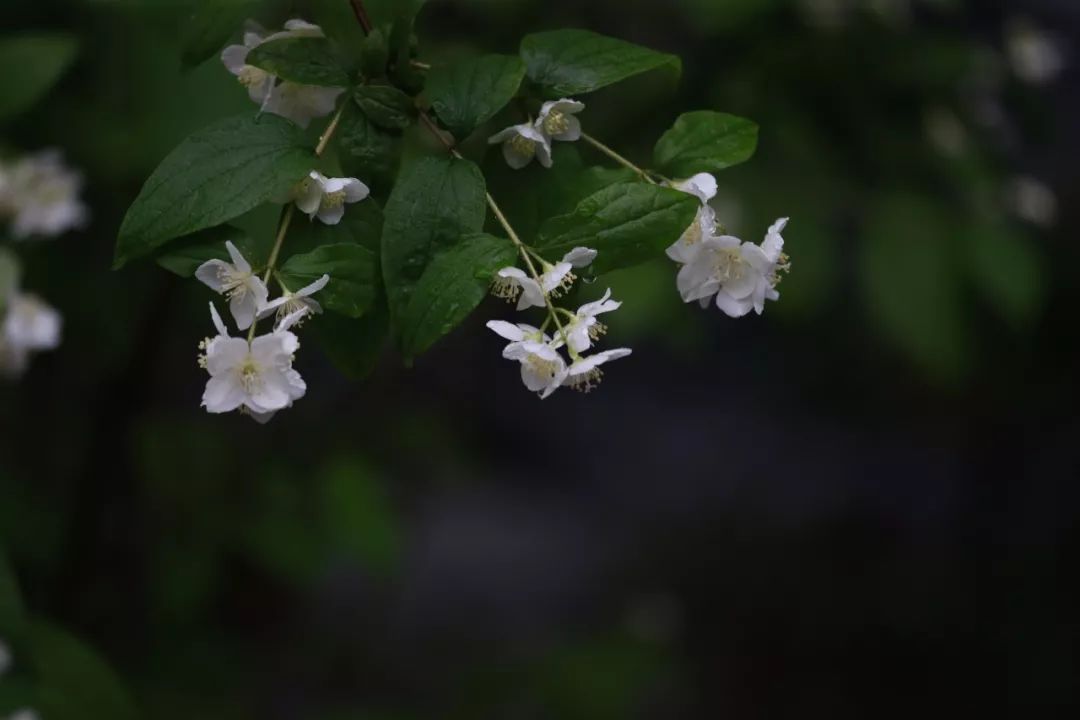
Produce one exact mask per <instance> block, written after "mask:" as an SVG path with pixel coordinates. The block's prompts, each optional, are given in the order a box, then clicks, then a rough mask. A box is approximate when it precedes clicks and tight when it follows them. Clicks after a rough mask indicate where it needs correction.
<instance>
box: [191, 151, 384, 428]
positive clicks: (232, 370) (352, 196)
mask: <svg viewBox="0 0 1080 720" xmlns="http://www.w3.org/2000/svg"><path fill="white" fill-rule="evenodd" d="M368 194H369V191H368V188H367V186H366V185H364V184H363V183H362V182H360V181H359V180H357V179H356V178H328V177H326V176H325V175H323V174H321V173H319V172H316V171H314V170H313V171H311V173H310V174H309V175H308V177H307V178H306V179H305V180H304V181H303V182H301V183H300V184H299V185H298V186H297V187H296V188H294V189H293V191H292V192H290V193H289V194H288V197H287V198H283V200H285V201H288V202H295V203H296V207H297V208H298V209H299V210H300V211H301V212H303V213H305V214H306V215H308V216H309V218H311V219H312V220H315V219H318V220H319V221H321V222H323V223H325V224H327V225H336V224H337V223H339V222H341V219H342V217H344V214H345V206H346V205H347V204H351V203H354V202H358V201H360V200H363V199H364V198H366V197H367V196H368ZM225 248H226V250H227V251H228V253H229V261H225V260H219V259H213V260H207V261H206V262H205V263H203V264H202V265H200V266H199V268H198V269H197V270H196V271H195V277H196V278H198V279H199V280H200V281H201V282H202V283H203V284H204V285H206V286H207V287H209V288H210V289H211V290H213V291H214V292H216V293H218V294H220V295H224V296H225V297H226V298H228V300H229V312H230V314H231V315H232V318H233V320H234V321H235V323H236V327H237V329H238V330H240V331H244V330H248V331H249V333H248V336H247V337H246V338H242V337H232V336H230V335H229V331H228V328H227V327H226V326H225V323H224V321H223V320H222V319H221V315H220V314H219V313H218V310H217V308H216V307H215V306H214V304H213V303H211V304H210V316H211V320H212V321H213V324H214V328H215V329H216V330H217V335H215V336H214V337H210V338H206V339H205V340H203V341H202V342H201V343H200V344H199V349H200V350H201V351H202V353H201V354H200V356H199V365H200V366H201V367H202V368H204V369H205V370H206V371H207V372H208V373H209V374H210V380H209V381H208V382H207V384H206V391H205V392H204V393H203V399H202V405H203V407H205V408H206V410H207V412H210V413H214V414H219V413H228V412H233V411H235V410H239V411H241V412H244V413H246V414H248V415H250V416H251V417H253V418H255V420H257V421H258V422H260V423H265V422H268V421H269V420H270V419H271V418H272V417H273V416H274V414H275V413H277V412H278V411H279V410H284V409H285V408H288V407H291V406H292V404H293V402H294V401H296V400H299V399H300V398H302V397H303V396H304V394H305V392H307V385H306V384H305V383H304V379H303V378H302V377H300V373H298V372H297V371H296V370H294V369H293V366H292V365H293V360H294V359H295V357H296V351H297V350H299V349H300V340H299V338H297V336H296V334H295V333H293V332H292V329H293V328H295V327H299V326H300V325H301V324H302V323H303V321H304V320H306V319H307V318H308V317H309V316H310V315H315V314H318V313H321V312H322V306H321V305H320V304H319V302H318V301H317V300H316V299H315V298H314V297H312V296H313V295H314V294H315V293H317V292H319V291H320V290H322V289H323V288H325V287H326V286H327V284H328V283H329V282H330V276H329V275H323V276H322V277H320V278H319V279H318V280H316V281H315V282H313V283H311V284H310V285H308V286H307V287H303V288H300V289H297V290H292V289H290V288H288V287H286V286H285V284H284V282H283V281H282V279H281V278H280V277H278V278H277V281H278V285H279V286H280V287H281V295H280V296H279V297H277V298H275V299H273V300H271V299H270V291H269V289H268V288H267V286H266V282H267V280H268V279H269V276H270V273H266V277H265V278H260V277H259V275H258V273H257V272H256V271H255V269H254V268H252V266H251V263H250V262H248V260H247V258H245V257H244V255H243V253H241V252H240V250H239V249H238V248H237V247H236V245H234V244H233V243H232V242H226V243H225ZM271 315H273V316H275V321H274V326H273V329H272V330H271V331H270V332H268V333H265V334H263V335H258V336H257V335H256V334H255V329H256V325H257V323H258V321H259V320H262V319H264V318H268V317H270V316H271Z"/></svg>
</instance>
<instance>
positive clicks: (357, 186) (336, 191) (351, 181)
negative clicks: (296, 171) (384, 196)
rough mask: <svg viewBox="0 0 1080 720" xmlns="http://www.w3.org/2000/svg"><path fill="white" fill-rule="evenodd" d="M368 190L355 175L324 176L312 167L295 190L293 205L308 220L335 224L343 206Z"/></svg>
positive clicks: (362, 195)
mask: <svg viewBox="0 0 1080 720" xmlns="http://www.w3.org/2000/svg"><path fill="white" fill-rule="evenodd" d="M370 194H371V190H370V189H369V188H368V186H367V185H365V184H364V183H362V182H360V181H359V180H357V179H356V178H328V177H326V176H325V175H323V174H322V173H320V172H317V171H315V170H312V171H311V174H310V175H309V176H308V177H307V178H305V179H304V181H303V182H302V183H300V185H299V186H298V187H297V189H296V207H298V208H299V209H300V212H302V213H304V214H305V215H307V216H308V217H309V218H311V219H313V220H314V219H315V218H319V220H321V221H322V222H324V223H325V224H327V225H337V224H338V223H339V222H341V218H343V217H344V216H345V205H347V204H352V203H354V202H360V201H361V200H363V199H364V198H366V197H367V196H368V195H370Z"/></svg>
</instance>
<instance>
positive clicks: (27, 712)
mask: <svg viewBox="0 0 1080 720" xmlns="http://www.w3.org/2000/svg"><path fill="white" fill-rule="evenodd" d="M7 720H41V716H40V715H38V714H37V711H36V710H31V709H30V708H22V709H21V710H16V711H15V712H13V713H11V715H8V719H7Z"/></svg>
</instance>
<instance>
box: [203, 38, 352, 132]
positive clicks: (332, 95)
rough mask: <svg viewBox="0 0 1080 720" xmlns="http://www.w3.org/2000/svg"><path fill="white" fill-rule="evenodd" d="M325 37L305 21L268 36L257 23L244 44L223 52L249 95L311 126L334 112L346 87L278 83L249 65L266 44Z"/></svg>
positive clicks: (268, 108)
mask: <svg viewBox="0 0 1080 720" xmlns="http://www.w3.org/2000/svg"><path fill="white" fill-rule="evenodd" d="M298 37H323V31H322V28H320V27H319V26H318V25H312V24H311V23H309V22H305V21H304V20H289V21H288V22H286V23H285V29H284V30H282V31H280V32H275V33H268V32H267V31H266V30H264V29H263V28H262V27H260V26H259V25H258V24H257V23H255V22H254V21H250V20H249V21H248V23H247V26H246V27H245V29H244V44H243V45H230V46H228V47H227V48H225V50H224V51H222V53H221V61H222V62H223V63H224V64H225V67H226V68H227V69H228V70H229V72H231V73H232V74H233V75H235V76H236V78H237V80H239V81H240V84H241V85H243V86H244V87H246V88H247V90H248V96H249V97H251V99H252V100H254V101H255V102H256V103H258V104H259V107H260V108H261V109H262V110H263V111H265V112H270V113H274V114H275V115H280V116H281V117H284V118H288V119H289V120H292V121H293V122H295V123H296V124H297V125H299V126H301V127H305V128H306V127H307V126H308V125H309V124H310V123H311V121H312V120H313V119H315V118H321V117H326V116H327V115H329V114H330V113H332V112H333V111H334V105H335V104H336V103H337V99H338V97H339V96H340V95H341V94H342V93H343V92H345V88H332V87H318V86H315V85H301V84H298V83H294V82H289V81H281V82H279V81H278V78H277V77H275V76H274V75H272V74H270V73H268V72H266V71H265V70H263V69H261V68H257V67H255V66H254V65H248V64H247V59H248V54H249V53H250V52H251V51H252V50H254V49H255V48H257V47H259V46H260V45H262V44H263V43H265V42H269V41H271V40H280V39H282V38H298Z"/></svg>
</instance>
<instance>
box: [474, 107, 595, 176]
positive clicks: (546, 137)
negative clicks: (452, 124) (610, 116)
mask: <svg viewBox="0 0 1080 720" xmlns="http://www.w3.org/2000/svg"><path fill="white" fill-rule="evenodd" d="M584 109H585V103H580V102H578V101H577V100H570V99H567V98H563V99H562V100H552V101H550V102H546V103H544V105H543V107H541V108H540V115H539V116H538V117H537V118H536V120H535V121H532V122H527V123H522V124H521V125H513V126H511V127H508V128H506V129H505V130H503V131H501V132H498V133H496V134H494V135H492V136H491V137H490V138H489V139H488V143H490V144H492V145H496V144H499V143H502V151H503V157H504V158H506V164H507V165H509V166H510V167H512V168H514V169H515V170H520V169H521V168H523V167H526V166H527V165H529V163H531V162H532V161H533V158H536V159H537V160H538V161H539V162H540V164H541V165H543V166H544V167H546V168H550V167H551V165H552V161H551V143H552V142H553V141H555V140H559V141H562V142H576V141H577V140H580V139H581V134H582V133H581V121H580V120H578V119H577V118H576V117H574V116H575V115H577V114H578V113H579V112H581V111H582V110H584Z"/></svg>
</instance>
